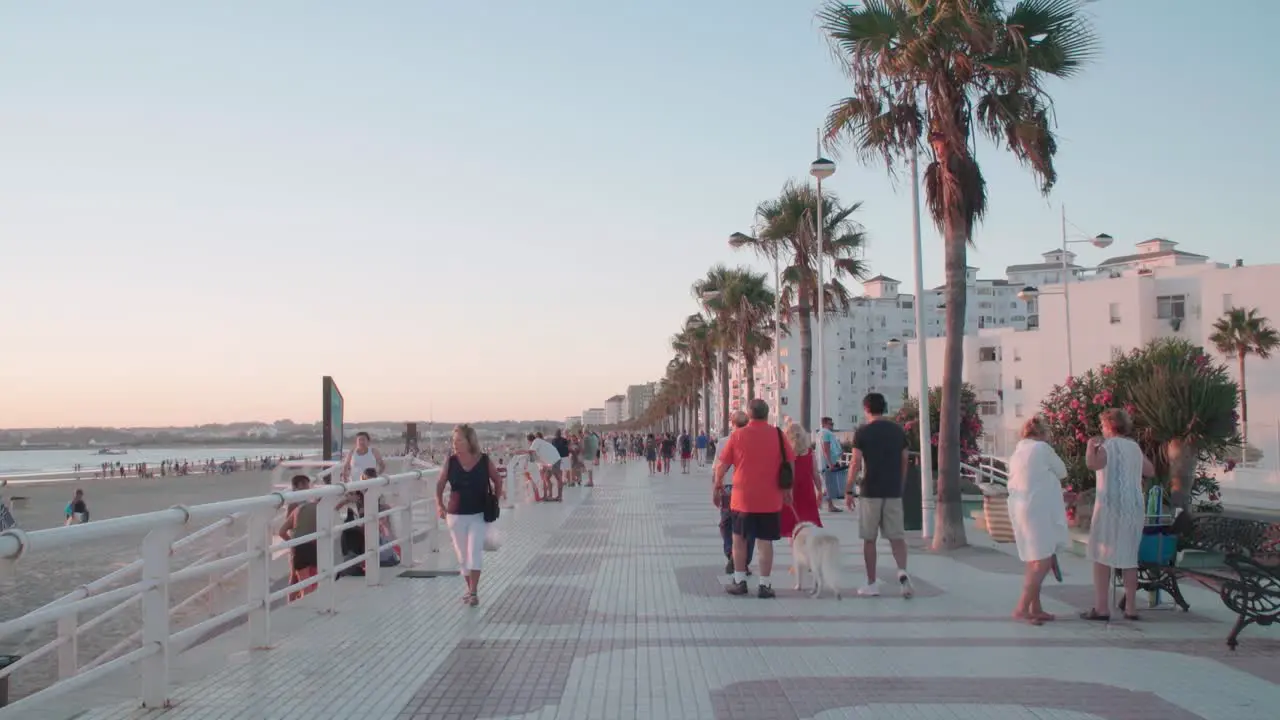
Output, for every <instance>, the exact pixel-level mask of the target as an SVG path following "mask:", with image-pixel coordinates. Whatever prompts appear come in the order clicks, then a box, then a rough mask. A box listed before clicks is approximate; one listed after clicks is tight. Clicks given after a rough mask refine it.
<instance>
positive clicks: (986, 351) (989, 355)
mask: <svg viewBox="0 0 1280 720" xmlns="http://www.w3.org/2000/svg"><path fill="white" fill-rule="evenodd" d="M995 361H996V349H995V348H994V347H984V348H979V349H978V362H995Z"/></svg>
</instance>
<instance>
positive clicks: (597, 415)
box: [582, 408, 605, 427]
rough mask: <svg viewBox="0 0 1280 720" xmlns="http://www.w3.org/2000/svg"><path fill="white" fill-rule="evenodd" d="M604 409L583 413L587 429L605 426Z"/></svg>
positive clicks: (592, 409) (593, 409) (583, 422)
mask: <svg viewBox="0 0 1280 720" xmlns="http://www.w3.org/2000/svg"><path fill="white" fill-rule="evenodd" d="M604 418H605V413H604V408H591V409H590V410H583V411H582V424H583V425H586V426H587V427H598V426H600V425H604Z"/></svg>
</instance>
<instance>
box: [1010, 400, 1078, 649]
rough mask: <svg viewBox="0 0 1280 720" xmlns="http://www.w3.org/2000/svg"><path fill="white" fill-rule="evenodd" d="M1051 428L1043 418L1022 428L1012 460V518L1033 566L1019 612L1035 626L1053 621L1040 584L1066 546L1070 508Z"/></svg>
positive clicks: (1020, 549) (1024, 556) (1022, 552)
mask: <svg viewBox="0 0 1280 720" xmlns="http://www.w3.org/2000/svg"><path fill="white" fill-rule="evenodd" d="M1047 437H1048V432H1047V431H1046V430H1045V427H1044V423H1043V422H1042V421H1041V420H1040V418H1039V417H1033V418H1031V419H1030V420H1028V421H1027V422H1026V424H1025V425H1023V426H1022V440H1019V441H1018V445H1017V447H1016V448H1014V451H1013V455H1012V456H1011V457H1010V458H1009V520H1010V521H1011V523H1012V524H1013V539H1014V541H1015V542H1016V543H1017V545H1018V557H1019V558H1020V559H1021V560H1022V561H1023V562H1025V563H1026V564H1027V571H1026V574H1025V575H1024V576H1023V580H1022V596H1021V597H1019V598H1018V606H1017V607H1016V608H1015V609H1014V611H1013V616H1014V617H1015V618H1017V619H1018V620H1025V621H1026V622H1029V623H1031V624H1032V625H1040V624H1042V623H1044V622H1045V621H1046V620H1053V619H1054V618H1053V615H1051V614H1049V613H1047V612H1045V611H1044V608H1043V607H1041V605H1040V586H1041V585H1043V584H1044V578H1045V576H1046V575H1048V574H1049V571H1050V570H1052V569H1053V567H1054V565H1055V563H1056V562H1057V555H1056V553H1058V552H1061V551H1062V550H1065V549H1066V547H1067V543H1068V542H1070V536H1069V535H1068V533H1067V506H1066V504H1065V503H1064V502H1063V501H1062V480H1063V479H1064V478H1066V477H1067V466H1066V465H1064V464H1063V462H1062V458H1060V457H1058V454H1057V453H1056V452H1054V451H1053V447H1052V446H1050V445H1049V443H1047V442H1045V440H1046V438H1047Z"/></svg>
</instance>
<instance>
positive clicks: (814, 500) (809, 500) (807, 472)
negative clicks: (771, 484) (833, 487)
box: [781, 423, 822, 542]
mask: <svg viewBox="0 0 1280 720" xmlns="http://www.w3.org/2000/svg"><path fill="white" fill-rule="evenodd" d="M787 439H788V440H790V441H791V447H792V448H794V449H795V451H796V472H795V483H794V484H793V485H792V487H791V496H792V500H791V504H790V505H787V506H785V507H783V508H782V523H781V526H782V537H784V538H786V539H787V542H791V533H792V532H794V531H795V529H796V525H798V524H799V523H802V522H811V523H813V524H814V525H817V526H818V527H822V519H821V518H819V517H818V498H819V497H820V496H821V495H822V480H821V479H820V478H819V477H818V467H817V463H816V462H815V459H814V453H813V442H812V441H810V440H809V433H807V432H805V430H804V428H803V427H801V426H800V425H799V424H798V423H791V424H790V425H788V426H787Z"/></svg>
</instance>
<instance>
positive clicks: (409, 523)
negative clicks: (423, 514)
mask: <svg viewBox="0 0 1280 720" xmlns="http://www.w3.org/2000/svg"><path fill="white" fill-rule="evenodd" d="M421 478H422V473H418V479H417V480H406V481H404V482H402V483H400V493H399V498H400V499H399V500H398V501H397V502H398V504H399V505H401V506H403V508H404V509H403V510H401V511H400V530H399V532H398V533H397V535H399V537H398V538H397V539H398V540H399V541H400V564H401V565H403V566H404V567H413V501H414V499H415V498H416V496H417V493H416V492H415V490H417V489H418V482H419V481H420V480H421Z"/></svg>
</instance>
